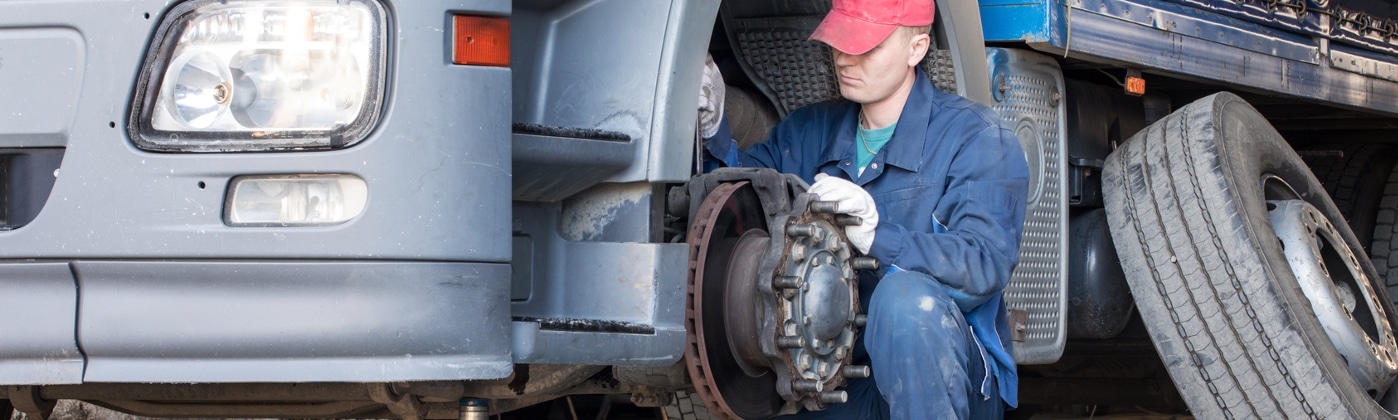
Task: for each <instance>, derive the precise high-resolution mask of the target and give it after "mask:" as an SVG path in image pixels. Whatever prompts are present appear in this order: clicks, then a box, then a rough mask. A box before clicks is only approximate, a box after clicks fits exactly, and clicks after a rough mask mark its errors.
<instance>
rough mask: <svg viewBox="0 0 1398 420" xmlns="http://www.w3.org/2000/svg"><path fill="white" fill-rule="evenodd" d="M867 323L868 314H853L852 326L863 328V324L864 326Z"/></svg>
mask: <svg viewBox="0 0 1398 420" xmlns="http://www.w3.org/2000/svg"><path fill="white" fill-rule="evenodd" d="M868 324H869V316H868V315H865V314H859V315H855V316H854V326H856V327H859V328H864V326H865V325H868Z"/></svg>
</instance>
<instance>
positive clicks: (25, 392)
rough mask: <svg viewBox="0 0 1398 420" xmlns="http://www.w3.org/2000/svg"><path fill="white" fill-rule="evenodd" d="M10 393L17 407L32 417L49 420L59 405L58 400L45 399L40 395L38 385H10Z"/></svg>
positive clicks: (11, 399) (12, 401)
mask: <svg viewBox="0 0 1398 420" xmlns="http://www.w3.org/2000/svg"><path fill="white" fill-rule="evenodd" d="M9 394H10V402H11V403H13V404H14V405H15V409H17V410H19V411H20V412H22V413H24V414H25V416H27V417H29V418H31V419H35V418H37V419H38V420H47V419H48V418H49V417H50V416H53V407H54V406H56V405H58V401H54V400H45V399H44V397H42V396H40V395H39V387H37V386H27V385H25V386H10V387H9Z"/></svg>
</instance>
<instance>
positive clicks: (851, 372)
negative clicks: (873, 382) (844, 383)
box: [840, 365, 874, 379]
mask: <svg viewBox="0 0 1398 420" xmlns="http://www.w3.org/2000/svg"><path fill="white" fill-rule="evenodd" d="M873 373H874V371H873V370H872V369H869V367H868V366H859V365H845V367H843V368H840V376H843V377H845V378H849V379H859V378H868V377H869V375H872V374H873Z"/></svg>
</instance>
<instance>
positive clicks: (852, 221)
mask: <svg viewBox="0 0 1398 420" xmlns="http://www.w3.org/2000/svg"><path fill="white" fill-rule="evenodd" d="M835 224H837V225H840V226H859V225H862V224H864V219H863V218H861V217H859V216H850V215H848V214H842V215H839V216H835Z"/></svg>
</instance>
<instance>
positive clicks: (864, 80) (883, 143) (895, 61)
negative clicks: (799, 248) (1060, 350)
mask: <svg viewBox="0 0 1398 420" xmlns="http://www.w3.org/2000/svg"><path fill="white" fill-rule="evenodd" d="M934 7H935V6H934V4H933V2H932V0H834V4H833V9H832V10H831V11H830V13H829V14H827V15H826V16H825V19H824V20H823V21H822V22H821V23H820V26H818V27H817V28H816V30H815V32H814V33H812V34H811V37H810V39H811V40H814V41H821V42H824V43H825V44H828V45H829V46H830V47H831V54H832V55H833V62H834V64H835V70H836V72H837V73H838V76H839V88H840V96H842V97H843V99H837V100H833V101H828V102H822V103H817V104H812V105H810V106H806V107H803V108H801V109H798V110H796V111H794V112H792V113H791V114H790V115H788V116H787V117H786V118H785V119H784V120H783V121H782V122H781V123H779V124H777V125H776V127H774V128H773V129H772V131H771V134H770V136H769V137H768V139H767V141H765V142H762V143H759V144H756V145H754V146H752V147H751V148H749V149H747V150H745V151H740V150H739V149H738V147H737V145H736V143H735V142H734V141H733V136H732V134H731V132H730V130H729V128H728V123H727V119H726V117H724V116H723V105H722V104H723V95H724V89H725V88H724V85H723V81H722V75H721V74H720V73H719V71H718V68H717V66H715V65H714V63H713V60H712V58H710V60H709V61H708V63H706V66H705V72H704V83H703V88H702V90H701V94H700V116H699V120H700V122H699V127H698V129H699V131H700V133H699V134H700V136H701V137H703V138H704V140H703V142H704V145H703V146H704V149H705V150H706V153H705V155H706V156H705V158H706V162H707V165H708V166H710V167H713V166H717V165H723V166H729V167H766V168H772V169H776V170H778V171H780V172H784V173H792V174H796V175H799V176H800V177H801V178H802V179H804V180H806V181H807V182H813V184H812V185H811V187H810V189H809V192H811V193H815V194H817V195H819V196H820V199H821V200H829V201H837V202H838V203H839V208H840V211H841V212H843V213H849V214H852V215H854V216H859V217H861V218H863V220H864V223H863V224H861V225H858V226H849V227H846V228H845V233H846V236H847V237H848V238H849V241H850V242H851V244H852V245H853V246H854V247H855V248H857V249H858V250H859V252H861V253H864V254H867V255H869V256H873V257H875V258H877V259H878V260H879V262H880V264H881V265H880V269H879V270H878V271H877V272H876V273H875V272H861V273H860V284H859V288H860V297H861V301H862V302H861V304H862V305H863V307H865V308H868V312H869V313H868V315H869V318H868V324H867V326H866V328H865V330H864V332H863V335H864V338H863V340H860V341H859V343H858V344H857V345H856V349H855V352H854V357H855V364H864V363H868V364H869V365H870V366H871V368H872V369H873V372H874V374H873V377H871V378H866V379H856V380H852V381H851V382H850V383H849V384H848V385H847V387H846V391H847V392H848V393H849V397H850V399H849V403H847V404H834V405H831V406H830V408H829V409H827V410H824V411H819V412H802V413H798V414H796V416H795V417H798V418H832V419H854V418H890V417H891V418H899V419H913V418H962V419H966V418H974V419H991V418H994V419H998V418H1002V417H1003V416H1004V410H1005V407H1006V405H1008V406H1010V407H1013V406H1015V405H1016V404H1017V387H1018V376H1017V375H1016V373H1015V364H1014V359H1013V358H1012V357H1011V356H1010V345H1011V343H1010V339H1009V326H1008V325H1009V323H1008V321H1007V319H1006V311H1005V306H1004V302H1003V300H1002V296H1001V292H1002V291H1003V290H1004V288H1005V286H1006V284H1008V283H1009V279H1010V271H1011V270H1012V269H1013V268H1014V265H1015V263H1016V262H1017V261H1018V259H1019V240H1020V232H1021V225H1022V223H1023V221H1024V209H1025V200H1026V194H1027V188H1028V179H1029V174H1028V169H1027V166H1026V164H1025V160H1024V152H1023V151H1022V150H1021V148H1020V145H1019V141H1018V139H1017V138H1016V137H1015V135H1014V134H1013V133H1011V132H1010V131H1009V130H1007V129H1005V128H1004V127H1002V126H1001V125H1000V124H999V118H998V115H997V114H996V113H995V112H994V111H992V110H990V109H989V108H987V107H985V106H983V105H981V104H978V103H975V102H972V101H970V100H967V99H965V98H962V97H960V96H956V95H951V94H945V93H942V92H940V91H938V90H937V89H936V88H935V87H934V86H933V85H932V83H931V82H930V80H929V79H928V77H927V75H926V74H924V73H923V72H922V70H920V69H919V68H918V64H920V63H921V62H922V60H923V58H924V57H926V55H927V51H928V48H929V46H930V44H931V38H930V36H929V33H930V29H931V25H932V19H933V15H934V13H935V10H934ZM864 359H867V362H866V361H865V360H864Z"/></svg>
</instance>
